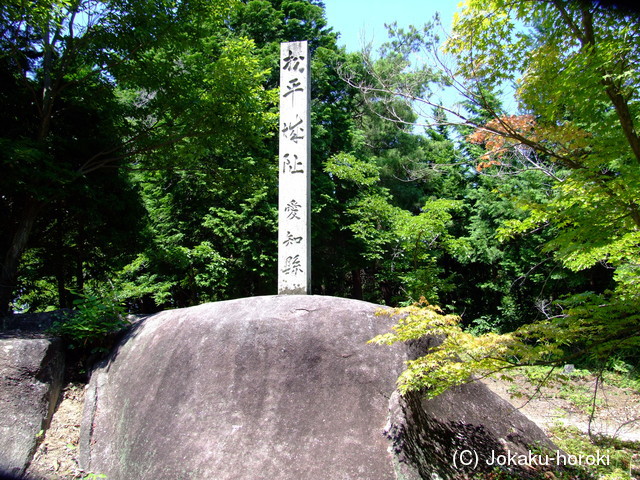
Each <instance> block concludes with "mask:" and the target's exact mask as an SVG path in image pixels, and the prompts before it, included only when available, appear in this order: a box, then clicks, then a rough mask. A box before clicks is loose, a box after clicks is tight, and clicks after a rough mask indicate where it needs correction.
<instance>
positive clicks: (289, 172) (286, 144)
mask: <svg viewBox="0 0 640 480" xmlns="http://www.w3.org/2000/svg"><path fill="white" fill-rule="evenodd" d="M309 104H310V95H309V49H308V45H307V42H292V43H282V44H280V155H279V162H280V167H279V169H278V171H279V189H278V191H279V200H278V293H279V294H306V293H309V291H310V287H311V250H310V238H311V235H310V225H311V223H310V218H309V217H310V211H311V203H310V195H309V190H310V183H311V172H310V168H309V167H310V158H311V142H310V140H311V139H310V136H309V133H310V125H309V124H310V116H309Z"/></svg>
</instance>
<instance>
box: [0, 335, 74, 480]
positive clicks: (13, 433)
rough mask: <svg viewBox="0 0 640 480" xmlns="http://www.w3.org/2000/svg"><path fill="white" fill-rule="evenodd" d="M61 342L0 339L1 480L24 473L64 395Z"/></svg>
mask: <svg viewBox="0 0 640 480" xmlns="http://www.w3.org/2000/svg"><path fill="white" fill-rule="evenodd" d="M63 377H64V352H63V350H62V347H61V342H60V341H59V340H56V339H51V338H46V337H44V336H39V335H34V334H32V335H30V336H28V337H25V336H23V335H22V334H21V335H20V336H19V337H18V336H16V335H15V334H9V333H5V334H2V335H0V412H1V414H0V477H2V476H3V475H11V476H17V475H20V474H22V473H23V472H24V470H25V469H26V467H27V466H28V464H29V462H30V461H31V458H32V456H33V453H34V451H35V449H36V447H37V444H38V440H39V438H40V437H41V435H42V432H43V431H44V430H45V429H46V428H47V426H48V424H49V421H50V420H51V416H52V415H53V412H54V410H55V407H56V403H57V401H58V398H59V396H60V391H61V389H62V382H63Z"/></svg>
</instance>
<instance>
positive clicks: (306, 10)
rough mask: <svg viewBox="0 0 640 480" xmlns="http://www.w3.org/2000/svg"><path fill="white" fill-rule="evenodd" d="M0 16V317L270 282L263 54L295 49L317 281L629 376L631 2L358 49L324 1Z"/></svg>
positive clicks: (487, 19)
mask: <svg viewBox="0 0 640 480" xmlns="http://www.w3.org/2000/svg"><path fill="white" fill-rule="evenodd" d="M0 19H1V20H0V21H1V24H0V32H1V36H0V48H1V52H0V84H1V85H2V89H1V90H0V102H1V105H2V110H1V111H0V162H1V163H0V218H2V225H1V229H0V259H2V262H3V263H2V271H1V278H0V313H1V314H9V313H11V312H35V311H44V310H54V309H60V308H73V307H78V306H81V307H82V306H83V305H84V306H85V307H86V306H87V305H89V306H93V307H95V306H96V305H102V306H107V309H108V310H109V309H111V310H112V311H114V310H115V311H120V312H125V311H126V312H129V313H151V312H156V311H159V310H162V309H167V308H178V307H187V306H191V305H196V304H200V303H203V302H209V301H218V300H225V299H230V298H238V297H246V296H252V295H265V294H275V293H276V283H277V282H276V277H277V271H276V268H277V267H276V264H277V261H276V258H277V245H276V238H277V235H276V228H277V156H278V152H277V143H278V142H277V128H278V127H277V118H278V117H277V99H278V94H277V89H278V73H279V67H278V61H279V44H280V42H286V41H298V40H308V41H309V44H310V50H311V56H312V99H313V100H312V113H311V116H312V130H311V135H312V171H313V173H312V228H311V230H312V254H313V258H312V266H313V274H312V275H313V278H312V288H313V293H314V294H321V295H335V296H342V297H352V298H359V299H364V300H367V301H371V302H375V303H381V304H386V305H392V306H402V305H408V304H410V303H412V302H414V301H418V300H420V299H421V298H424V299H425V300H426V301H427V302H429V303H430V304H438V305H440V307H441V308H442V309H443V310H444V311H446V312H448V313H452V314H455V315H456V319H457V320H456V325H457V326H459V327H460V328H462V329H464V330H465V331H470V332H474V333H475V334H496V335H497V334H502V335H503V336H502V337H500V336H499V335H497V336H496V337H490V338H491V341H490V342H489V343H490V346H491V348H493V349H494V350H495V349H497V348H498V347H496V345H497V344H496V343H495V339H496V338H499V339H500V342H502V343H500V345H504V344H505V338H507V337H504V335H506V334H508V333H509V332H514V331H515V332H518V331H519V332H523V331H526V335H527V336H528V337H527V338H529V339H530V338H532V336H533V337H535V338H536V341H535V342H534V343H535V344H536V345H537V346H538V347H539V348H537V350H536V351H535V352H534V353H535V355H536V356H537V357H536V358H537V359H538V360H540V359H542V360H544V359H545V358H547V357H549V358H551V357H552V356H554V355H556V356H557V353H558V352H559V351H560V350H561V351H562V354H563V355H564V356H565V357H567V356H568V358H576V357H577V356H580V355H585V354H588V355H591V356H595V357H597V358H601V359H602V358H607V359H612V358H616V359H620V358H622V359H623V360H624V362H627V363H628V364H630V365H637V364H638V361H639V360H640V356H639V355H638V348H637V347H638V343H639V339H640V335H639V334H640V321H639V319H640V296H639V295H638V294H639V293H640V292H639V282H638V279H639V276H638V268H639V266H640V249H639V245H640V230H639V228H640V212H639V210H638V209H639V208H640V207H639V205H640V198H639V197H640V189H639V188H638V187H640V175H639V173H638V172H639V169H638V162H640V142H639V140H638V130H637V124H638V121H639V111H638V85H639V82H638V65H640V58H638V57H639V56H640V51H639V49H638V45H640V29H639V28H638V27H639V21H638V16H637V14H635V13H630V12H626V11H624V10H620V9H616V8H604V7H602V6H601V5H600V4H596V3H574V2H569V1H564V0H553V1H549V2H536V3H535V4H532V3H529V2H520V3H516V4H514V5H511V4H509V3H508V2H504V1H501V0H470V1H469V2H467V3H466V5H465V7H464V8H463V9H462V10H461V12H460V13H459V14H458V15H457V16H456V19H455V21H454V26H453V35H452V36H451V37H450V38H448V39H444V38H443V39H441V38H438V32H440V31H441V29H440V28H439V27H438V25H437V20H436V21H434V22H432V23H430V24H427V25H426V26H425V27H424V28H413V27H412V28H408V29H399V28H397V27H394V26H391V27H390V35H391V37H390V40H389V43H387V44H385V45H383V46H382V47H381V49H380V50H379V51H376V52H373V51H371V49H367V48H365V49H364V50H363V51H362V52H358V53H347V52H346V51H345V50H344V49H343V48H339V47H338V43H337V34H336V32H333V31H332V29H331V28H330V27H329V26H328V25H327V22H326V18H325V13H324V5H323V3H322V2H321V1H317V0H310V1H302V0H244V1H235V0H219V1H216V2H208V1H204V0H193V1H188V2H181V1H173V0H135V1H134V0H131V1H128V0H107V1H97V0H47V1H41V0H38V1H35V2H23V1H20V0H8V1H6V2H3V4H2V6H0ZM419 20H428V19H419ZM443 89H454V90H457V91H458V93H459V95H460V98H461V99H462V101H461V102H460V104H458V105H442V104H441V103H440V102H439V101H437V100H436V98H437V97H438V94H439V93H440V92H442V91H443ZM505 90H506V91H514V92H515V96H516V101H517V105H518V112H517V113H514V112H510V114H508V113H507V112H506V111H505V109H504V108H503V107H502V105H501V102H500V98H501V94H502V92H504V91H505ZM447 318H448V317H447ZM456 328H457V327H456ZM523 329H524V330H523ZM447 333H449V334H451V331H447ZM452 338H453V339H456V338H457V339H459V338H460V337H459V336H458V337H456V335H452ZM484 338H489V337H484ZM509 338H511V337H509ZM541 338H544V339H546V340H543V341H541V340H540V339H541ZM550 338H553V339H554V340H553V342H555V343H553V342H552V343H553V345H551V344H550V342H549V339H550ZM509 341H510V340H509ZM491 342H494V343H491ZM525 343H527V342H525ZM529 343H531V342H530V341H529ZM468 346H469V344H468V343H467V344H465V343H464V342H460V343H459V345H457V346H450V350H449V352H451V351H455V349H456V348H457V349H458V350H460V348H468ZM483 348H486V345H485V347H483ZM498 350H499V348H498ZM501 352H502V354H504V355H506V356H508V357H509V358H513V357H514V355H519V356H520V358H521V359H525V360H526V358H527V355H528V354H525V353H524V352H523V351H518V352H515V353H514V351H512V350H511V351H501ZM496 355H497V356H499V355H498V354H496ZM504 355H503V356H504ZM572 356H573V357H572ZM486 357H487V355H484V357H483V358H486ZM491 358H492V359H493V355H492V356H491ZM422 366H424V365H422ZM486 366H487V365H484V367H486ZM493 366H494V367H495V365H493ZM498 367H499V366H498ZM443 372H445V373H446V370H443ZM449 373H450V372H449ZM463 373H464V374H467V373H468V372H467V371H465V372H463ZM460 378H461V377H460Z"/></svg>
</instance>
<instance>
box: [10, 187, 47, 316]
mask: <svg viewBox="0 0 640 480" xmlns="http://www.w3.org/2000/svg"><path fill="white" fill-rule="evenodd" d="M41 207H42V204H41V203H40V202H38V201H37V200H35V199H34V198H29V199H28V200H27V201H26V203H25V206H24V209H23V212H22V216H21V218H20V219H19V221H18V224H17V225H16V228H15V231H14V233H13V238H12V240H11V245H10V246H9V249H8V251H7V253H6V255H5V258H4V263H3V264H2V268H1V272H0V316H1V315H9V314H10V313H11V310H10V304H11V300H13V294H14V290H15V287H16V285H15V281H16V278H17V275H18V266H19V265H20V259H21V258H22V254H23V253H24V251H25V249H26V248H27V243H28V241H29V236H30V235H31V230H33V225H34V224H35V222H36V218H37V216H38V212H39V211H40V208H41Z"/></svg>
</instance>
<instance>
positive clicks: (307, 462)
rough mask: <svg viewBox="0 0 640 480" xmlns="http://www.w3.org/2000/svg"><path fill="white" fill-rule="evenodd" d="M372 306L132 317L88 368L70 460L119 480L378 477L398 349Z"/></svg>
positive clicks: (216, 308)
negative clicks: (389, 344) (75, 457)
mask: <svg viewBox="0 0 640 480" xmlns="http://www.w3.org/2000/svg"><path fill="white" fill-rule="evenodd" d="M379 308H380V307H378V306H376V305H373V304H369V303H365V302H360V301H355V300H347V299H338V298H332V297H319V296H274V297H255V298H247V299H241V300H232V301H226V302H219V303H213V304H206V305H201V306H198V307H192V308H187V309H181V310H174V311H166V312H162V313H160V314H157V315H154V316H152V317H149V318H147V319H146V320H145V321H143V322H141V323H140V324H139V325H138V326H137V327H135V328H134V329H133V331H132V332H131V333H130V334H129V335H128V337H127V338H126V339H125V340H124V342H123V343H122V344H121V346H120V347H119V348H118V349H117V350H116V351H115V352H114V353H113V355H112V356H111V358H110V359H109V360H108V362H107V363H106V364H105V365H104V366H103V367H102V368H100V369H99V370H98V371H96V372H94V373H93V375H92V379H91V383H90V388H89V390H88V392H87V400H86V403H85V418H84V419H83V434H82V439H81V462H82V463H83V467H84V468H85V469H87V470H90V471H93V472H96V473H103V474H106V475H107V476H108V478H109V480H118V479H121V480H124V479H132V478H135V479H138V480H144V479H154V480H160V479H167V480H168V479H171V480H175V479H187V478H193V479H216V480H224V479H234V480H241V479H251V480H258V479H275V478H278V479H279V480H286V479H291V480H294V479H295V480H300V479H307V478H308V479H311V478H314V479H361V478H372V479H386V478H394V476H395V475H394V470H393V465H392V462H391V459H390V454H389V452H388V451H387V448H388V442H387V440H386V439H385V437H384V436H383V435H382V431H383V428H384V425H385V423H386V421H387V414H388V405H389V398H390V396H391V394H392V393H393V391H394V388H395V381H396V378H397V376H398V374H399V373H400V371H401V369H402V367H403V360H405V354H404V349H403V348H401V347H398V348H386V347H376V346H372V345H367V343H366V342H367V340H369V339H371V338H372V337H374V336H375V335H376V334H378V333H381V332H383V331H385V330H387V328H388V327H389V320H388V319H384V318H381V317H377V316H376V315H375V313H376V310H378V309H379Z"/></svg>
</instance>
